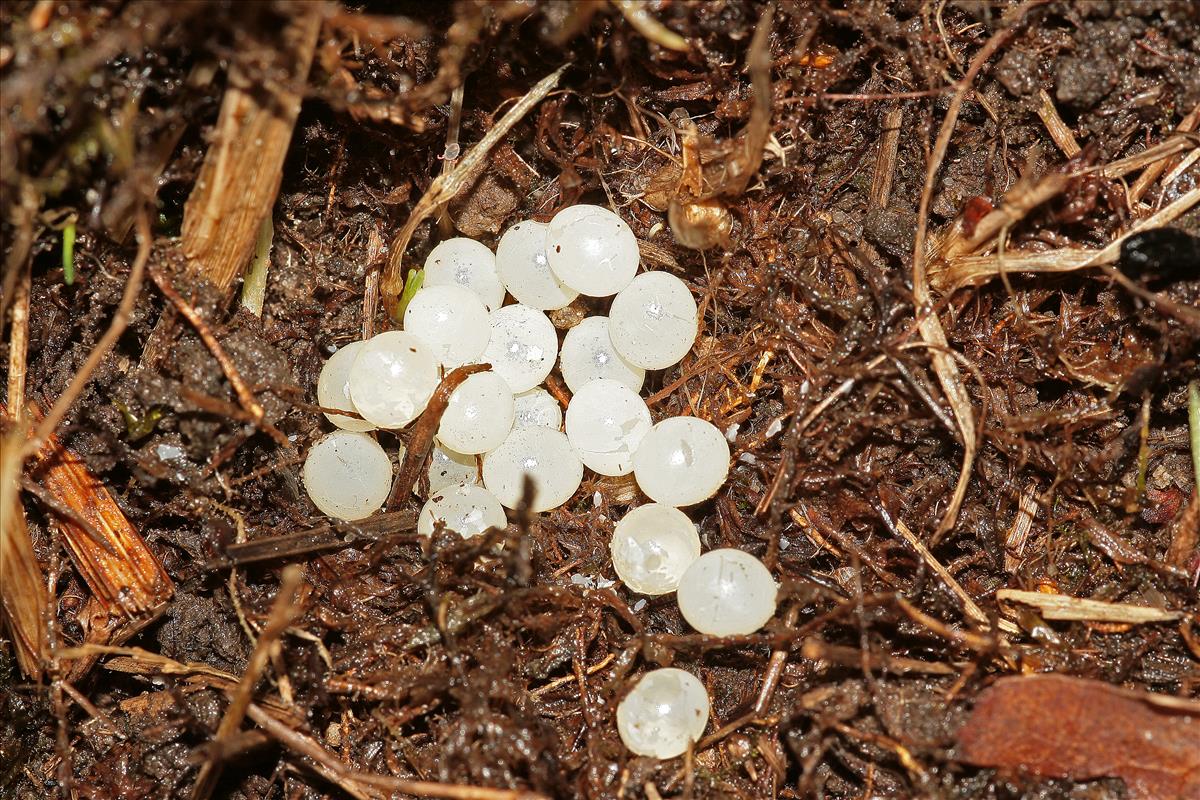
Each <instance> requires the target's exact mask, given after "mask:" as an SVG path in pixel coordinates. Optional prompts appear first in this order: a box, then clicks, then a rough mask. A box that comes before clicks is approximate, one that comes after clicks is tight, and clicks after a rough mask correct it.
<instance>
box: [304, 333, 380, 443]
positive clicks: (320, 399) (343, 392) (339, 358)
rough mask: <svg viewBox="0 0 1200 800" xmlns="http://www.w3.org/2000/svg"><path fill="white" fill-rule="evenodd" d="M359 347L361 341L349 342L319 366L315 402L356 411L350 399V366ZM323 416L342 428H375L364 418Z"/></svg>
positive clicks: (363, 429) (326, 406) (339, 415)
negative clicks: (319, 371)
mask: <svg viewBox="0 0 1200 800" xmlns="http://www.w3.org/2000/svg"><path fill="white" fill-rule="evenodd" d="M360 347H362V342H351V343H350V344H348V345H346V346H345V347H342V348H341V349H340V350H338V351H337V352H336V353H334V354H333V355H331V356H330V357H329V360H328V361H326V362H325V366H323V367H321V375H320V377H318V378H317V403H319V404H320V405H322V406H324V407H325V408H337V409H341V410H342V411H358V409H357V408H355V407H354V401H353V400H351V399H350V367H352V366H353V365H354V357H355V356H357V355H358V350H359V348H360ZM325 417H326V419H328V420H329V421H330V422H332V423H333V424H334V425H336V426H338V427H339V428H341V429H342V430H346V431H359V432H362V431H373V430H375V426H374V425H372V424H371V423H369V422H367V421H366V420H365V419H355V418H354V417H344V416H342V415H341V414H326V415H325Z"/></svg>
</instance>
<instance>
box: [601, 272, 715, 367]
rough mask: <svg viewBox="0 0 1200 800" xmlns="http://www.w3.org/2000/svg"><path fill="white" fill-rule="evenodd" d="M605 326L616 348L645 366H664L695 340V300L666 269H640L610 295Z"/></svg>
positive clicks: (687, 348) (683, 351)
mask: <svg viewBox="0 0 1200 800" xmlns="http://www.w3.org/2000/svg"><path fill="white" fill-rule="evenodd" d="M608 329H609V335H610V336H611V337H612V343H613V346H614V347H616V348H617V352H618V353H620V354H621V355H623V356H625V358H626V359H627V360H628V361H629V362H630V363H633V364H637V365H638V366H639V367H643V368H645V369H666V368H667V367H669V366H671V365H672V364H677V363H679V360H680V359H682V358H683V357H684V356H685V355H687V353H688V351H689V350H691V349H692V345H693V344H695V342H696V333H697V331H698V330H699V322H698V317H697V312H696V300H695V298H693V297H692V293H691V291H690V290H689V289H688V287H687V284H685V283H684V282H683V281H681V280H679V278H676V277H675V276H674V275H671V274H669V273H666V272H643V273H642V274H641V275H638V276H637V277H636V278H634V279H633V282H632V283H630V284H629V285H628V286H626V287H625V288H624V289H622V290H621V292H620V294H618V295H617V296H616V297H615V298H613V302H612V308H610V309H609V311H608Z"/></svg>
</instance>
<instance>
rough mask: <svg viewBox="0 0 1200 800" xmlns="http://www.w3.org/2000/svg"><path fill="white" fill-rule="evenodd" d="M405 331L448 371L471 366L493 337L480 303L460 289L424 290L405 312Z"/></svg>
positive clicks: (429, 287)
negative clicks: (427, 347)
mask: <svg viewBox="0 0 1200 800" xmlns="http://www.w3.org/2000/svg"><path fill="white" fill-rule="evenodd" d="M404 330H406V331H408V332H409V333H411V334H413V335H414V336H416V337H418V338H420V339H422V340H423V341H424V342H425V343H426V344H428V345H429V346H430V348H431V349H432V350H433V351H434V353H435V354H436V356H437V359H438V362H439V363H440V364H441V365H442V366H443V367H445V368H446V369H447V370H450V369H454V368H455V367H460V366H462V365H463V364H474V363H476V362H478V361H479V357H480V356H481V355H483V350H484V348H486V347H487V344H488V340H489V339H491V337H492V326H491V321H490V320H489V319H488V311H487V308H486V307H484V305H483V301H482V300H480V299H479V297H478V296H477V295H476V294H475V293H474V292H472V291H471V290H470V289H467V288H465V287H463V286H458V285H446V286H427V287H425V288H423V289H421V290H420V291H419V292H417V293H416V294H415V295H413V297H412V299H411V300H409V303H408V307H407V308H406V309H405V310H404Z"/></svg>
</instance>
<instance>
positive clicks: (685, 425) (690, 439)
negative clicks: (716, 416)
mask: <svg viewBox="0 0 1200 800" xmlns="http://www.w3.org/2000/svg"><path fill="white" fill-rule="evenodd" d="M633 474H634V477H635V478H636V479H637V483H638V486H639V487H640V488H641V490H642V491H643V492H645V493H646V495H647V496H648V497H649V498H650V499H651V500H655V501H657V502H659V503H665V504H666V505H669V506H690V505H692V504H694V503H699V502H700V501H702V500H707V499H708V498H710V497H712V496H713V495H714V494H716V493H717V490H718V489H720V488H721V484H723V483H725V478H726V476H728V475H729V442H727V441H726V440H725V437H724V436H722V435H721V432H720V431H719V430H717V428H716V426H715V425H713V424H712V423H711V422H705V421H704V420H702V419H696V418H695V417H670V418H668V419H664V420H663V421H662V422H660V423H658V424H657V425H655V426H654V427H653V428H651V429H650V432H649V433H647V434H646V435H645V437H644V438H643V439H642V442H641V444H640V445H639V446H638V449H637V452H636V453H634V455H633Z"/></svg>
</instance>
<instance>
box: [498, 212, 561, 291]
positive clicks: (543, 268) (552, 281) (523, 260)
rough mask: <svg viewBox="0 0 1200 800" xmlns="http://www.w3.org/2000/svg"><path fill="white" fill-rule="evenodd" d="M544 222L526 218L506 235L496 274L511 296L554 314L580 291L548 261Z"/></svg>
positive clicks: (501, 241) (500, 246) (501, 242)
mask: <svg viewBox="0 0 1200 800" xmlns="http://www.w3.org/2000/svg"><path fill="white" fill-rule="evenodd" d="M547 228H548V226H547V225H546V224H545V223H543V222H534V221H533V220H531V219H527V220H525V221H524V222H518V223H517V224H516V225H513V226H512V227H511V228H509V229H508V230H506V231H505V232H504V235H503V236H501V237H500V244H499V245H497V246H496V272H497V274H499V276H500V281H501V283H503V284H504V287H505V288H506V289H508V292H509V294H511V295H512V296H513V297H515V298H517V302H518V303H523V304H524V305H527V306H529V307H531V308H536V309H540V310H541V311H554V310H555V309H559V308H562V307H564V306H567V305H570V303H571V301H572V300H574V299H575V298H576V297H578V296H579V292H577V291H575V290H574V289H572V288H570V287H569V286H567V285H566V284H564V283H563V282H562V281H560V280H559V279H558V276H557V275H555V274H554V272H553V271H552V270H551V269H550V262H549V261H548V260H547V258H546V230H547Z"/></svg>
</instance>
